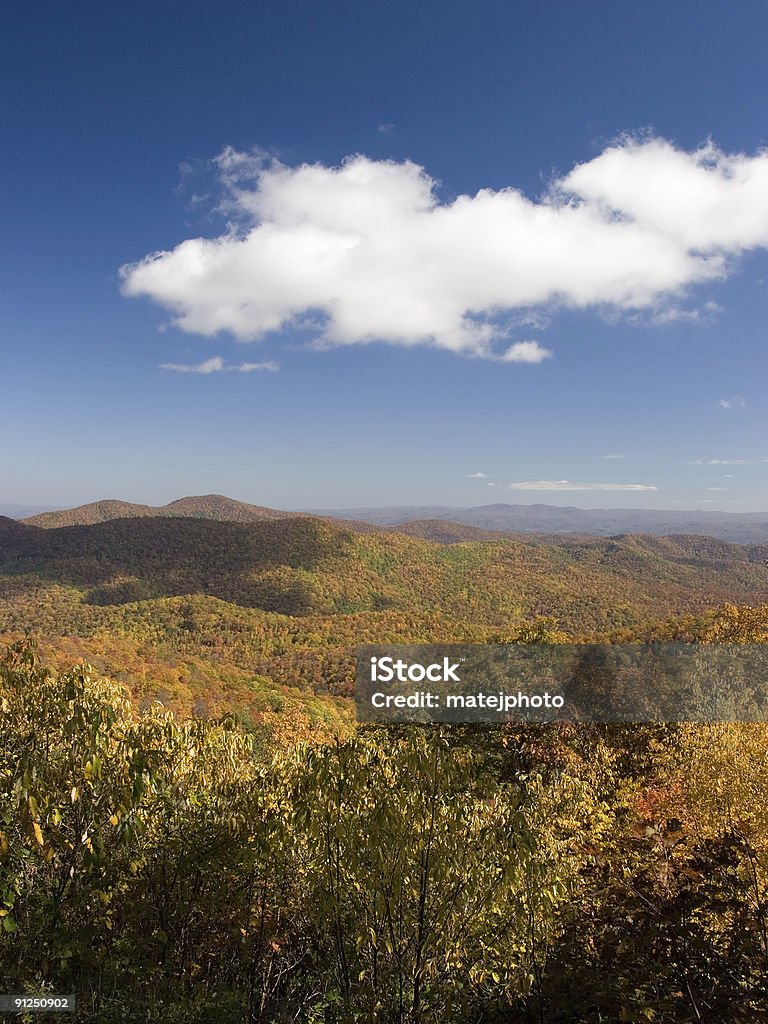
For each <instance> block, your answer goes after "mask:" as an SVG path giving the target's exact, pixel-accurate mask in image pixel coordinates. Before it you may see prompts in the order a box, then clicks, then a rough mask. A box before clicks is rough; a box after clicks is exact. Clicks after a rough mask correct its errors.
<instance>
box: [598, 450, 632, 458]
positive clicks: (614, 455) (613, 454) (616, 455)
mask: <svg viewBox="0 0 768 1024" xmlns="http://www.w3.org/2000/svg"><path fill="white" fill-rule="evenodd" d="M602 458H604V459H626V458H627V456H626V455H623V454H622V453H620V452H609V454H608V455H603V456H602Z"/></svg>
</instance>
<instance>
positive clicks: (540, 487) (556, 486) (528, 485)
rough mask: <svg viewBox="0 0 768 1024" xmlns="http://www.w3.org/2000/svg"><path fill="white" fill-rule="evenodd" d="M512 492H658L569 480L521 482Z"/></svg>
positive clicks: (650, 487)
mask: <svg viewBox="0 0 768 1024" xmlns="http://www.w3.org/2000/svg"><path fill="white" fill-rule="evenodd" d="M509 486H510V487H511V488H512V490H513V491H658V487H656V486H654V485H653V484H580V483H573V482H572V481H571V480H523V481H521V482H520V483H516V484H509Z"/></svg>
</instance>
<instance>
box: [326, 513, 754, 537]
mask: <svg viewBox="0 0 768 1024" xmlns="http://www.w3.org/2000/svg"><path fill="white" fill-rule="evenodd" d="M311 511H313V512H314V514H321V515H326V516H333V517H335V518H340V519H345V520H361V521H365V522H368V523H373V524H376V525H379V526H390V527H393V526H394V527H398V528H399V527H400V526H403V525H404V524H407V523H412V522H423V521H424V520H429V521H431V522H435V521H440V522H450V523H457V524H459V525H462V526H471V527H475V528H477V529H482V530H491V531H496V532H502V533H541V534H558V533H580V534H590V535H593V536H598V537H611V536H614V535H616V534H622V533H647V534H653V535H655V536H667V535H670V534H683V533H686V534H696V535H699V536H704V537H716V538H718V539H719V540H727V541H731V542H732V543H735V544H765V543H766V542H768V512H715V511H711V512H710V511H702V510H689V511H683V510H678V509H644V508H575V507H573V506H561V505H539V504H536V505H506V504H496V505H476V506H473V507H471V508H456V507H451V506H445V505H430V506H419V505H414V506H403V507H395V508H345V509H324V510H319V509H315V510H311Z"/></svg>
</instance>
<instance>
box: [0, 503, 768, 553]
mask: <svg viewBox="0 0 768 1024" xmlns="http://www.w3.org/2000/svg"><path fill="white" fill-rule="evenodd" d="M0 514H2V512H0ZM165 516H177V517H184V518H192V519H212V520H216V521H219V522H234V523H258V522H264V521H268V520H277V519H297V518H299V519H300V518H306V517H307V516H320V517H322V518H325V519H329V520H332V521H336V523H337V524H341V525H343V526H345V527H347V528H348V529H353V530H355V531H356V532H362V533H370V532H377V531H379V530H386V531H388V532H397V533H404V534H408V535H409V536H412V537H420V538H422V539H424V540H431V541H436V542H438V543H441V544H456V543H462V542H466V541H483V540H486V541H494V540H501V539H503V538H504V537H509V536H510V535H514V534H518V535H519V534H525V535H527V537H529V538H530V539H531V540H534V539H540V540H547V539H553V538H556V537H558V536H560V535H563V534H575V535H580V536H596V537H614V536H617V535H621V534H640V533H642V534H646V535H652V536H657V537H665V536H672V535H683V534H688V535H693V536H703V537H714V538H716V539H717V540H724V541H728V542H730V543H732V544H766V543H768V512H715V511H712V512H709V511H703V510H687V511H682V510H678V509H659V510H657V509H631V508H629V509H623V508H613V509H611V508H609V509H602V508H597V509H584V508H576V507H574V506H560V505H543V504H536V505H507V504H494V505H477V506H474V507H470V508H455V507H451V506H444V505H435V506H404V507H393V508H352V509H314V510H304V511H301V512H297V511H285V510H283V509H276V508H269V507H267V506H264V505H251V504H249V503H248V502H244V501H237V500H236V499H234V498H228V497H226V496H225V495H222V494H205V495H196V496H188V497H185V498H179V499H177V500H176V501H171V502H169V503H168V504H167V505H161V506H157V507H155V506H152V505H142V504H136V503H134V502H130V501H120V500H117V499H105V500H103V501H95V502H91V503H90V504H87V505H80V506H78V507H77V508H71V509H57V510H54V511H50V512H43V513H41V514H38V515H33V516H28V517H26V518H22V516H20V515H13V516H12V518H14V519H18V520H19V521H21V522H24V523H27V524H28V525H30V526H41V527H44V528H46V529H53V528H57V527H62V526H92V525H94V524H96V523H105V522H110V521H111V520H113V519H137V518H157V517H165ZM535 535H538V536H535Z"/></svg>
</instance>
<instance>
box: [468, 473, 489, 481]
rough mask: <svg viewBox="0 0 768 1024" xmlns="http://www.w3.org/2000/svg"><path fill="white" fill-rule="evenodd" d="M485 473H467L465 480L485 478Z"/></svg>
mask: <svg viewBox="0 0 768 1024" xmlns="http://www.w3.org/2000/svg"><path fill="white" fill-rule="evenodd" d="M487 477H488V474H487V473H467V480H486V479H487Z"/></svg>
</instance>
